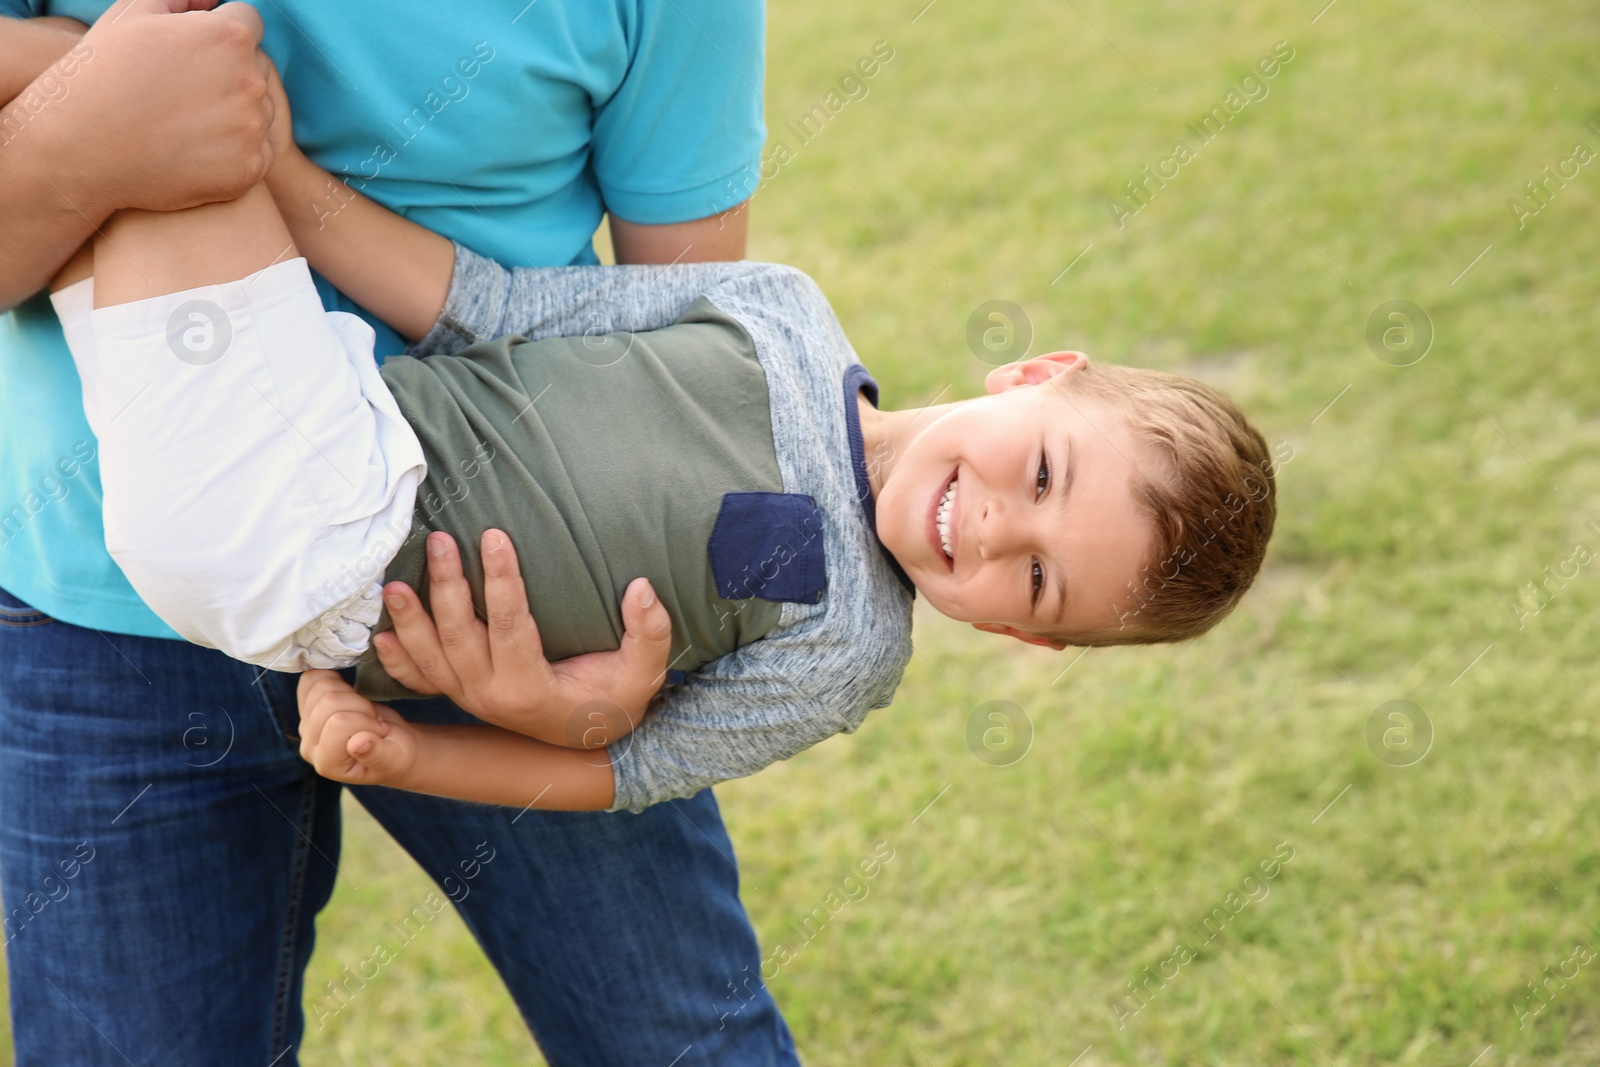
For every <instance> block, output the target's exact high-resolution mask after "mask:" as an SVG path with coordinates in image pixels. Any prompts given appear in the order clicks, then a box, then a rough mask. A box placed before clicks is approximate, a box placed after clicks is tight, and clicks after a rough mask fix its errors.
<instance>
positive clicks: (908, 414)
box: [857, 352, 1153, 647]
mask: <svg viewBox="0 0 1600 1067" xmlns="http://www.w3.org/2000/svg"><path fill="white" fill-rule="evenodd" d="M1087 363H1088V359H1087V357H1085V356H1083V355H1082V354H1081V353H1077V352H1057V353H1051V354H1049V355H1046V356H1040V357H1038V358H1036V359H1031V360H1025V361H1022V362H1020V363H1012V364H1008V365H1006V366H1004V367H997V368H996V369H995V370H993V371H991V372H990V373H989V376H988V377H987V378H986V379H985V386H986V388H988V390H989V394H990V395H988V396H983V397H977V398H975V399H972V400H964V401H957V402H954V403H950V404H941V405H939V406H937V407H928V408H923V409H920V410H900V411H878V410H877V409H875V408H873V407H872V406H871V404H869V403H868V402H867V401H866V400H865V399H862V398H860V397H859V396H858V398H857V406H858V410H859V412H860V415H861V430H862V436H863V439H864V442H865V445H866V456H867V468H868V481H869V483H870V485H871V487H872V492H873V498H874V500H875V502H876V510H877V528H878V529H877V532H878V537H879V539H880V540H882V542H883V544H884V547H885V548H887V549H888V550H889V552H890V554H891V555H893V556H894V558H895V560H896V561H897V562H898V563H899V564H900V566H901V567H902V568H903V569H904V570H905V572H906V574H907V576H908V577H910V578H911V580H912V582H913V583H915V585H916V586H917V588H918V589H919V590H920V591H921V592H922V593H923V595H924V596H926V597H927V598H928V600H929V602H930V603H931V604H932V605H933V606H934V607H935V608H937V609H938V610H939V611H940V612H941V613H943V614H945V615H947V616H949V617H950V618H953V619H956V620H957V621H961V622H971V623H973V624H974V625H976V626H977V628H978V629H980V630H985V631H989V632H992V633H1003V634H1009V635H1011V636H1013V637H1017V638H1019V639H1021V640H1024V641H1028V642H1030V643H1033V644H1042V645H1047V646H1050V647H1062V645H1063V644H1064V643H1065V642H1063V641H1062V640H1061V639H1060V637H1061V635H1069V634H1074V633H1088V632H1092V631H1095V630H1101V629H1115V628H1116V626H1117V625H1118V613H1119V611H1120V610H1121V608H1122V606H1123V605H1124V603H1125V602H1127V601H1128V600H1129V599H1130V593H1129V589H1130V586H1129V583H1130V582H1134V581H1135V580H1136V579H1137V578H1138V577H1139V574H1140V571H1141V569H1142V568H1143V566H1144V565H1145V563H1146V562H1147V556H1148V554H1149V550H1150V546H1151V543H1152V538H1153V531H1152V529H1151V524H1150V520H1149V519H1148V518H1147V517H1146V516H1145V514H1144V512H1143V511H1142V510H1141V509H1140V507H1139V505H1138V503H1137V502H1136V501H1135V499H1134V496H1133V492H1132V482H1133V479H1134V476H1135V464H1136V463H1138V464H1144V463H1147V462H1148V460H1147V459H1146V458H1145V453H1144V450H1143V449H1142V448H1140V447H1139V446H1138V445H1137V444H1136V443H1135V441H1134V439H1133V437H1132V434H1131V433H1130V432H1129V430H1128V428H1127V426H1126V423H1125V420H1124V419H1123V417H1122V416H1121V414H1120V413H1119V412H1118V411H1117V409H1116V407H1115V405H1114V404H1111V403H1107V402H1105V401H1103V400H1099V399H1096V398H1089V397H1080V396H1075V395H1072V392H1071V390H1070V387H1067V386H1066V383H1065V382H1064V381H1063V378H1064V376H1065V375H1068V374H1070V373H1072V372H1073V371H1074V370H1077V369H1079V368H1081V367H1083V366H1085V365H1087ZM1043 635H1056V636H1054V637H1047V636H1043Z"/></svg>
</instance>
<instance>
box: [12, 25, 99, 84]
mask: <svg viewBox="0 0 1600 1067" xmlns="http://www.w3.org/2000/svg"><path fill="white" fill-rule="evenodd" d="M86 29H88V27H87V26H85V25H84V24H83V23H81V22H77V21H75V20H73V19H67V18H54V17H47V18H36V19H14V18H6V17H4V16H0V100H15V98H16V96H17V94H18V93H20V92H22V90H24V89H26V88H27V87H28V84H29V83H30V82H32V81H33V79H35V78H37V77H38V76H39V75H41V74H43V73H44V72H45V71H46V70H48V69H49V68H50V65H51V64H52V63H54V62H55V61H56V60H58V59H60V58H61V57H62V56H64V55H66V54H67V50H68V49H69V48H71V47H72V46H73V45H74V44H76V43H77V42H78V40H79V39H80V38H81V37H82V36H83V33H84V31H85V30H86Z"/></svg>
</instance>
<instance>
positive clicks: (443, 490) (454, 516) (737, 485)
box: [357, 297, 822, 700]
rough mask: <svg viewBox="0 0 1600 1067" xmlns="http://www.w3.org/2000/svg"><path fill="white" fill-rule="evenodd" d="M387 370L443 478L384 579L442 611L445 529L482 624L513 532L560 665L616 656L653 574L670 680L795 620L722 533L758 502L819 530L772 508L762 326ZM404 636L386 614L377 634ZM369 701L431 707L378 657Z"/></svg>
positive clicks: (495, 351)
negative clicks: (627, 600) (628, 613)
mask: <svg viewBox="0 0 1600 1067" xmlns="http://www.w3.org/2000/svg"><path fill="white" fill-rule="evenodd" d="M382 371H383V377H384V380H385V381H386V382H387V383H388V386H389V388H390V389H391V390H392V391H393V393H394V396H395V399H396V400H397V401H398V403H399V405H400V410H401V412H402V413H403V414H404V415H405V417H406V419H407V420H408V421H409V422H410V423H411V425H412V427H413V429H415V431H416V433H417V437H418V438H419V439H420V441H421V442H422V448H423V453H424V456H425V457H426V459H427V463H428V476H427V478H426V479H425V480H424V481H423V483H422V485H421V488H420V489H419V491H418V494H417V504H416V511H415V516H414V522H413V526H412V530H411V534H410V536H409V537H408V539H407V540H406V542H405V544H404V545H403V547H402V548H401V549H400V552H399V554H398V555H397V556H396V557H395V558H394V560H393V561H392V562H391V563H390V565H389V568H388V570H387V572H386V574H385V580H386V581H401V582H405V583H407V584H408V585H410V586H411V587H412V588H414V589H416V590H417V592H418V594H419V595H420V596H421V598H422V600H423V603H424V606H428V583H427V570H426V562H427V552H426V537H427V534H428V533H429V532H431V531H433V530H442V531H444V532H446V533H449V534H450V535H452V536H453V537H454V538H455V540H456V543H457V545H458V546H459V547H460V551H461V557H462V564H463V568H464V571H465V573H466V575H467V578H468V581H469V583H470V584H471V586H472V595H473V602H474V605H475V606H476V608H477V610H478V612H479V613H480V615H481V614H482V613H483V611H484V599H483V581H482V575H483V571H482V560H481V557H480V549H479V539H480V537H481V536H482V534H483V531H484V530H487V529H490V528H498V529H502V530H504V531H506V533H507V534H508V535H509V536H510V538H511V541H512V544H513V545H514V546H515V547H516V551H517V559H518V561H519V563H520V566H521V569H522V577H523V580H524V582H525V584H526V586H527V590H528V602H529V607H530V608H531V610H532V613H533V617H534V620H535V621H536V622H537V624H538V627H539V635H540V637H541V639H542V641H543V644H544V652H545V657H546V658H547V659H549V660H551V661H555V660H559V659H565V658H566V657H569V656H574V655H578V654H581V653H584V652H599V651H606V650H610V649H614V648H617V647H618V646H619V645H620V644H621V640H622V635H623V625H622V613H621V600H622V594H623V592H624V590H626V588H627V586H628V583H629V582H631V581H632V580H633V579H635V578H637V577H639V576H641V575H643V576H645V577H647V578H649V579H650V582H651V584H652V586H653V587H654V588H655V591H656V593H657V595H658V596H659V597H660V598H661V600H662V603H663V604H664V605H665V606H666V608H667V610H668V612H669V613H670V615H671V616H672V649H671V654H670V659H669V664H668V666H669V669H673V670H679V671H692V670H694V669H695V668H697V667H699V666H701V665H702V664H705V663H708V662H710V661H711V660H714V659H718V658H720V657H722V656H724V655H727V654H728V653H729V652H731V651H733V650H734V649H735V648H738V647H739V646H741V645H744V644H748V643H749V642H751V641H754V640H756V639H757V638H759V637H761V636H763V635H764V634H766V633H767V632H769V631H770V630H772V628H773V627H774V626H776V625H777V622H778V617H779V609H780V604H779V603H777V602H775V601H774V600H771V599H762V598H760V597H759V596H755V595H752V589H759V588H760V586H761V585H762V578H763V576H764V572H762V571H761V568H760V567H759V563H760V561H757V564H758V566H757V567H756V568H754V569H752V568H751V566H750V561H749V560H748V559H743V560H741V559H738V558H724V559H722V560H720V561H719V560H717V559H716V558H715V557H716V555H717V552H716V549H717V542H716V541H715V540H714V539H713V533H714V532H715V531H724V532H726V531H728V530H729V529H730V528H739V525H740V520H741V516H743V515H745V514H746V513H747V512H748V511H749V505H751V504H755V505H759V506H758V507H757V509H756V510H757V511H758V512H759V513H760V514H761V515H763V516H766V520H765V521H768V522H770V521H772V520H773V518H774V517H775V516H778V515H779V514H780V513H781V514H782V515H787V516H789V517H790V519H791V521H792V522H797V523H801V524H804V523H806V522H807V521H808V517H807V515H806V514H805V512H806V510H807V509H806V504H807V503H809V501H810V498H808V497H795V498H792V499H787V500H786V499H779V498H776V497H775V496H773V495H774V494H782V493H783V483H782V477H781V475H780V473H779V469H778V461H777V457H776V454H775V451H774V446H773V437H772V424H771V415H770V412H769V407H768V403H769V398H768V391H767V382H766V374H765V372H764V371H763V370H762V368H761V364H760V363H759V361H758V360H757V358H756V353H755V346H754V344H753V343H752V342H751V339H750V337H749V335H748V334H747V333H746V332H745V330H744V328H743V327H741V326H740V325H739V324H738V323H737V322H735V321H734V320H733V319H731V318H729V317H728V316H727V315H725V314H723V313H722V312H721V311H719V310H717V308H716V307H715V306H714V305H712V303H711V302H710V301H709V300H707V299H705V298H704V297H702V298H701V299H699V300H697V301H695V302H694V303H693V304H692V305H691V306H690V307H689V308H688V310H686V311H685V312H684V313H683V315H682V316H681V317H680V318H679V319H678V321H677V322H675V323H674V324H672V325H670V326H667V327H665V328H662V329H659V330H651V331H648V332H642V333H607V334H596V335H584V336H577V337H552V338H548V339H545V340H540V341H528V340H526V339H525V338H523V337H521V336H518V335H511V336H506V337H501V338H499V339H497V340H494V341H486V342H481V343H478V344H474V345H471V346H470V347H467V348H464V349H462V350H461V351H459V352H457V353H455V354H453V355H449V356H442V355H435V356H429V357H425V358H413V357H409V356H396V357H392V358H390V359H389V360H388V361H386V362H385V363H384V364H383V368H382ZM772 503H777V504H784V505H797V507H795V506H790V507H787V508H782V509H779V511H778V512H774V511H773V510H772V509H771V508H770V507H767V506H766V505H768V504H772ZM736 540H737V538H736ZM722 541H723V543H727V539H726V538H723V539H722ZM735 555H736V554H735ZM725 556H726V553H725ZM741 570H742V571H743V572H744V573H743V574H742V575H741V573H740V572H741ZM719 577H720V579H721V581H720V583H719V581H718V579H719ZM802 577H803V576H802ZM815 577H816V581H817V583H820V581H821V577H822V576H821V574H820V568H819V573H818V574H817V575H816V576H815ZM804 584H805V583H803V582H802V585H804ZM719 590H720V592H719ZM723 593H733V594H735V595H733V596H724V595H722V594H723ZM820 595H821V589H820V584H818V586H817V598H820ZM813 602H815V601H814V600H813ZM390 628H391V623H390V620H389V618H388V614H387V612H385V613H384V616H383V617H382V618H381V619H380V620H379V622H378V625H377V626H376V627H375V630H374V632H377V631H381V630H386V629H390ZM357 687H358V688H359V689H360V690H361V692H362V693H363V694H365V695H366V696H368V697H371V698H373V699H380V700H382V699H395V698H401V697H406V696H415V695H417V694H414V693H411V692H410V691H408V690H406V689H405V688H404V687H402V686H400V685H399V683H397V682H395V681H394V680H393V679H392V678H390V677H389V676H388V674H387V673H386V672H385V671H384V670H383V667H382V665H381V664H380V663H379V662H378V660H377V657H376V654H375V653H374V652H372V651H370V650H369V651H368V653H367V654H366V656H365V657H364V658H363V660H362V662H361V666H360V669H359V672H358V678H357Z"/></svg>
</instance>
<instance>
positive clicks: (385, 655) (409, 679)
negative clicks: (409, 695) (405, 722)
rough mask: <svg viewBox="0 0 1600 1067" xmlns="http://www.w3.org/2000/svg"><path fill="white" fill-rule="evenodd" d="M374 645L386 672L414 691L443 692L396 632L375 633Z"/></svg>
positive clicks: (373, 637)
mask: <svg viewBox="0 0 1600 1067" xmlns="http://www.w3.org/2000/svg"><path fill="white" fill-rule="evenodd" d="M372 647H373V649H374V650H375V651H376V652H377V653H378V662H379V663H381V664H383V669H384V671H385V673H387V674H388V675H389V677H390V678H393V679H394V680H395V681H397V682H399V683H400V684H401V685H403V686H405V687H406V688H407V689H409V690H411V691H412V692H413V693H422V694H424V695H426V696H433V695H434V694H436V693H440V692H443V690H441V689H439V688H438V687H437V686H436V685H434V683H433V682H432V680H431V679H429V678H428V676H427V675H426V674H424V673H423V672H422V669H421V668H420V667H418V666H417V663H416V661H415V660H413V659H412V658H411V653H409V652H407V651H406V646H405V645H403V644H401V642H400V638H399V637H398V636H396V635H395V634H392V633H390V632H388V631H387V630H386V631H384V632H383V633H381V634H373V635H372Z"/></svg>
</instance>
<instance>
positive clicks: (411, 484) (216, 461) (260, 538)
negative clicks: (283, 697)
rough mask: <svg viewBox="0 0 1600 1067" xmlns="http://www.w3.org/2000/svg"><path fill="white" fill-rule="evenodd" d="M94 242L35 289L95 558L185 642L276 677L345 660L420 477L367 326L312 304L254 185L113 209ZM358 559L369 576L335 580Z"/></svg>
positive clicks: (417, 450) (353, 650) (418, 459)
mask: <svg viewBox="0 0 1600 1067" xmlns="http://www.w3.org/2000/svg"><path fill="white" fill-rule="evenodd" d="M94 246H95V247H94V268H95V272H94V277H93V279H92V280H82V279H80V280H77V281H76V282H75V283H74V282H73V265H72V264H69V266H68V270H67V271H64V272H63V276H62V277H59V278H58V279H57V284H58V286H60V285H61V284H62V283H66V284H65V286H64V287H61V288H58V289H57V291H56V292H54V293H52V296H51V299H52V302H53V303H54V304H55V307H56V310H57V313H58V314H59V316H60V317H61V319H62V326H63V329H64V330H65V332H66V335H67V341H68V345H69V347H70V348H71V349H72V354H73V359H74V362H75V363H76V364H77V366H78V373H79V377H80V378H81V379H82V382H83V391H84V413H85V415H86V416H87V418H88V421H89V426H90V428H91V429H92V430H93V431H94V433H95V435H96V437H98V438H99V441H100V478H101V486H102V489H103V492H104V512H103V515H104V524H105V537H106V547H107V548H108V550H109V551H110V552H111V555H112V558H114V559H115V560H116V562H117V563H118V565H119V566H120V567H121V568H122V571H123V573H124V575H126V577H127V578H128V580H129V582H130V583H131V584H132V585H133V587H134V589H135V591H137V592H138V593H139V595H140V596H141V597H142V598H143V599H144V601H145V603H147V604H148V605H149V606H150V608H151V609H152V610H154V611H155V612H156V614H157V615H159V616H161V618H162V619H163V620H164V621H165V622H166V623H167V624H168V625H170V626H171V627H172V628H173V629H175V630H176V631H178V633H180V634H182V635H183V636H184V637H185V638H187V639H188V640H190V641H193V642H194V643H196V644H201V645H205V646H207V647H211V648H217V649H221V650H222V651H224V652H227V653H228V654H229V655H230V656H233V657H234V658H236V659H242V660H245V661H246V662H250V663H254V664H257V665H258V666H264V667H272V668H276V669H278V670H288V671H301V670H305V669H307V668H308V667H342V666H346V665H348V664H350V663H353V662H355V661H356V659H357V658H359V656H360V654H361V653H362V652H363V651H364V650H365V648H366V645H367V632H368V630H370V628H371V626H372V625H373V624H374V623H375V622H376V621H377V619H378V615H379V612H380V598H379V579H381V576H382V566H383V565H384V564H386V563H387V561H388V558H390V557H392V556H393V555H394V553H395V551H397V550H398V548H399V545H400V543H401V542H402V541H403V539H404V535H405V534H406V533H408V532H409V530H410V526H411V511H412V505H413V503H414V501H415V495H416V488H417V485H418V484H419V483H420V482H421V480H422V477H423V475H424V473H425V471H426V466H425V464H424V461H423V457H422V448H421V444H420V443H419V442H418V440H417V437H416V434H415V433H414V432H413V431H412V429H411V427H410V426H409V424H407V423H406V421H405V419H404V418H403V417H402V416H401V413H400V410H399V407H398V405H397V404H396V403H395V400H394V397H393V396H392V395H391V394H390V393H389V390H388V388H387V386H385V385H384V383H383V380H382V378H381V376H380V375H379V373H378V369H377V364H376V361H375V359H374V355H373V351H372V346H373V339H374V334H373V330H372V328H371V327H370V326H368V325H367V324H366V323H365V322H363V321H362V320H360V319H359V318H357V317H355V316H353V315H349V314H345V313H343V312H328V311H325V310H324V308H323V306H322V301H321V298H320V297H319V295H318V294H317V291H316V288H315V286H314V285H313V283H312V279H311V274H310V270H309V268H308V267H307V264H306V261H305V260H304V259H302V258H300V256H299V255H298V250H297V249H296V247H295V245H294V242H293V240H292V239H291V238H290V236H289V232H288V228H287V226H285V224H284V222H283V218H282V216H281V215H280V214H279V213H278V209H277V206H276V205H275V204H274V202H273V200H272V197H271V195H270V194H269V193H268V191H267V189H266V187H265V186H264V185H257V186H256V187H255V188H253V189H251V190H250V191H249V192H248V193H246V194H245V195H244V196H242V197H240V198H239V199H237V200H233V201H228V202H224V203H217V204H205V205H201V206H200V207H195V208H190V209H187V210H184V211H175V212H150V211H121V212H118V213H117V214H116V215H115V216H113V217H112V219H111V220H110V221H109V222H108V223H107V224H106V226H105V228H104V231H103V232H102V233H101V234H100V235H99V236H97V237H96V238H95V241H94ZM384 551H387V552H388V556H384V555H383V552H384ZM362 561H367V562H368V563H369V564H371V561H377V562H376V564H373V566H375V567H376V573H374V574H372V575H371V576H370V577H371V580H370V581H368V582H367V583H366V585H365V586H363V587H360V588H351V586H352V581H351V574H352V568H355V567H357V566H358V565H359V564H360V563H361V562H362ZM356 584H359V583H356Z"/></svg>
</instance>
